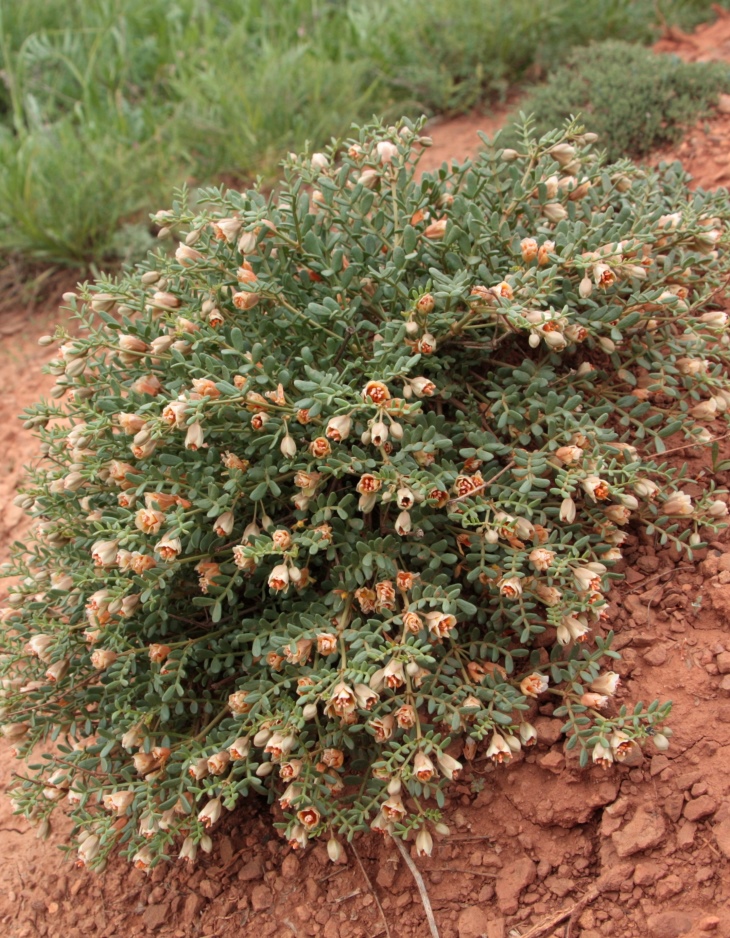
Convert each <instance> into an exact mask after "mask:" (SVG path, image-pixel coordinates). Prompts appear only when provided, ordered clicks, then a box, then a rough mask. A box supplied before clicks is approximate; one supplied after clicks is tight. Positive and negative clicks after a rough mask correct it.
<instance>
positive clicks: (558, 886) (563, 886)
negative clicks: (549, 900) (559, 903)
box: [545, 876, 575, 899]
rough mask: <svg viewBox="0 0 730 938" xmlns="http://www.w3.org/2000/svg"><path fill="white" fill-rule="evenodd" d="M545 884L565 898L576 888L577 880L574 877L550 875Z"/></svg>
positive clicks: (551, 890) (561, 897)
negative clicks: (566, 877)
mask: <svg viewBox="0 0 730 938" xmlns="http://www.w3.org/2000/svg"><path fill="white" fill-rule="evenodd" d="M545 885H546V886H547V888H548V889H549V890H550V892H552V893H554V894H555V895H556V896H558V898H560V899H564V898H565V896H567V895H568V894H569V893H571V892H572V891H573V890H574V889H575V882H574V881H573V880H572V879H565V878H563V877H562V876H548V878H547V879H546V880H545Z"/></svg>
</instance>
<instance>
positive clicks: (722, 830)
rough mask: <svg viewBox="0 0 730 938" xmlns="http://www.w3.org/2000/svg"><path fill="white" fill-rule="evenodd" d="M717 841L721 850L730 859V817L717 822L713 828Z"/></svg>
mask: <svg viewBox="0 0 730 938" xmlns="http://www.w3.org/2000/svg"><path fill="white" fill-rule="evenodd" d="M712 833H713V834H714V835H715V841H716V843H717V846H718V847H719V848H720V850H721V852H722V853H723V854H724V855H725V856H726V857H727V858H728V859H730V818H727V819H725V820H724V821H721V822H720V823H719V824H715V825H714V826H713V828H712Z"/></svg>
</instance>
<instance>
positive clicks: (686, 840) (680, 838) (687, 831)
mask: <svg viewBox="0 0 730 938" xmlns="http://www.w3.org/2000/svg"><path fill="white" fill-rule="evenodd" d="M696 834H697V825H696V824H695V823H694V821H683V822H682V824H681V825H680V828H679V830H678V831H677V846H678V847H682V848H683V849H684V848H686V847H690V846H691V845H692V844H693V843H694V840H695V835H696Z"/></svg>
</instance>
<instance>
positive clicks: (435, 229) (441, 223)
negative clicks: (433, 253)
mask: <svg viewBox="0 0 730 938" xmlns="http://www.w3.org/2000/svg"><path fill="white" fill-rule="evenodd" d="M447 224H448V219H446V218H439V219H437V220H436V221H432V222H431V224H430V225H428V226H427V227H426V229H425V231H424V232H423V235H424V237H426V238H430V239H431V240H432V241H440V240H441V238H443V237H444V235H445V234H446V226H447Z"/></svg>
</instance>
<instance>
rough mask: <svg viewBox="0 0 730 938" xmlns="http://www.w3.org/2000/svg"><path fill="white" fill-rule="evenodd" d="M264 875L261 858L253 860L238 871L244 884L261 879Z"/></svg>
mask: <svg viewBox="0 0 730 938" xmlns="http://www.w3.org/2000/svg"><path fill="white" fill-rule="evenodd" d="M263 875H264V864H263V863H262V862H261V858H260V857H254V858H253V860H249V861H248V863H246V864H245V866H242V867H241V869H240V870H239V871H238V878H239V879H240V880H241V882H242V883H250V882H253V880H255V879H261V877H262V876H263Z"/></svg>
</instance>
